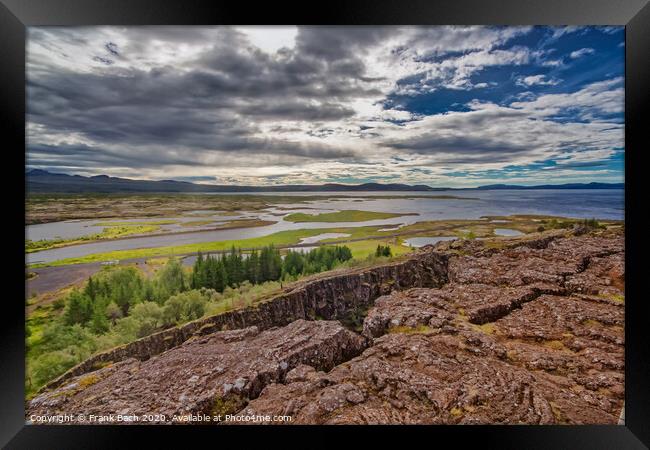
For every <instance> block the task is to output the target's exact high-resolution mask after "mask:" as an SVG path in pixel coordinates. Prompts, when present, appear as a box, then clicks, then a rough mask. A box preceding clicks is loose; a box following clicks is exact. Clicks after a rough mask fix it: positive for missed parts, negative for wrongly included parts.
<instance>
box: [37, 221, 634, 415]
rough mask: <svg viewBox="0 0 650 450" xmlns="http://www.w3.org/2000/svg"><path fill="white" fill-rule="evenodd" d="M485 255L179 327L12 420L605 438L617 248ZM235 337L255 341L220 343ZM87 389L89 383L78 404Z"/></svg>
mask: <svg viewBox="0 0 650 450" xmlns="http://www.w3.org/2000/svg"><path fill="white" fill-rule="evenodd" d="M489 245H490V244H489V243H486V242H480V241H451V242H444V243H440V244H438V245H436V246H435V247H426V248H423V249H421V250H420V251H419V252H417V253H416V254H414V255H413V256H412V257H411V258H410V259H408V260H405V261H402V262H399V263H393V264H389V265H386V266H378V267H372V268H368V269H362V270H356V271H349V272H347V273H338V274H333V275H331V276H328V277H322V278H320V279H316V280H312V281H309V282H306V283H304V284H302V285H300V286H298V287H296V288H295V289H292V290H291V291H288V292H285V293H283V294H282V295H280V296H278V297H275V298H274V299H271V300H269V301H268V302H265V303H264V304H260V305H258V307H257V308H254V309H250V310H246V311H238V312H233V313H232V314H228V315H226V316H225V317H220V316H216V317H213V318H208V319H207V320H204V321H199V323H197V324H188V326H186V327H185V328H183V327H181V328H179V329H178V330H176V331H174V332H173V333H170V334H169V335H168V336H167V338H168V342H167V343H166V344H165V345H170V344H174V345H170V346H169V347H164V346H162V347H164V348H163V350H162V352H158V353H157V354H154V352H152V351H149V352H148V354H149V356H150V358H149V359H148V360H147V361H144V360H143V359H144V358H140V357H132V354H130V355H131V357H130V358H126V359H124V360H123V361H121V362H119V363H117V364H114V365H113V366H109V367H106V368H104V369H100V370H96V371H93V372H92V373H90V374H83V373H82V374H76V375H75V374H71V375H69V377H68V379H66V380H61V382H60V384H59V386H58V387H54V388H52V389H50V390H48V391H44V392H41V393H40V394H39V396H37V397H36V398H35V399H34V400H32V402H31V403H30V404H29V405H28V412H43V411H47V412H48V413H54V412H57V411H65V410H66V409H70V408H73V407H74V408H79V409H81V411H85V412H87V411H91V410H98V409H106V408H109V409H111V410H116V411H117V410H125V411H126V410H129V411H132V413H137V411H139V410H142V409H144V408H149V409H151V408H157V409H159V410H160V409H162V410H163V411H167V412H170V413H171V412H178V411H187V412H210V413H223V412H228V413H235V414H236V415H239V416H241V415H254V416H267V415H268V416H274V415H290V416H291V417H292V419H293V420H292V422H291V423H308V424H338V423H341V424H343V423H345V424H355V423H359V424H363V423H429V424H454V423H464V424H473V423H477V424H478V423H481V424H483V423H531V424H539V423H549V424H550V423H563V424H564V423H567V424H580V423H616V422H617V420H618V417H619V414H620V411H621V408H622V401H623V397H624V358H623V356H624V333H623V331H624V283H623V280H624V246H623V236H622V233H621V232H616V231H613V232H612V231H607V232H590V233H585V232H582V231H581V232H580V233H578V234H576V235H572V234H571V233H567V232H562V233H559V232H550V233H548V234H543V235H542V236H537V237H533V238H530V237H524V238H520V239H508V243H507V244H506V245H503V246H502V247H500V248H489V247H488V246H489ZM621 299H623V300H621ZM366 312H367V314H366ZM240 315H242V316H241V317H239V316H240ZM217 317H219V318H217ZM305 319H307V320H305ZM314 319H326V320H314ZM339 322H340V323H339ZM243 324H255V326H254V327H248V328H244V329H235V330H233V331H220V330H223V329H224V328H225V327H229V328H231V329H232V328H238V327H241V326H242V325H243ZM342 324H344V325H345V327H344V326H342ZM361 324H362V326H361ZM351 330H354V331H361V334H358V333H355V332H353V331H351ZM156 339H158V338H156ZM156 339H154V340H153V341H152V342H158V341H157V340H156ZM179 341H180V342H179ZM139 345H144V344H139ZM137 348H138V347H137V346H133V348H132V350H133V349H137ZM135 353H137V352H135ZM144 353H147V352H144ZM87 371H88V370H87ZM158 371H160V373H159V372H158ZM88 376H93V377H96V379H97V380H98V381H96V382H94V383H93V384H91V385H88V386H87V387H84V388H83V389H81V388H80V386H82V385H83V386H86V383H84V382H83V381H82V380H83V379H84V377H88ZM143 381H147V382H148V383H149V384H148V385H147V384H146V383H143ZM116 386H119V387H116ZM127 393H128V395H127ZM98 398H101V399H102V400H101V401H100V400H97V399H98ZM238 423H239V422H238Z"/></svg>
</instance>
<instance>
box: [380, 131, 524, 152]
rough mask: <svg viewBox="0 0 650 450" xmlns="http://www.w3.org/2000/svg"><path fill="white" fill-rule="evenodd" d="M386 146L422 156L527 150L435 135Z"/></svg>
mask: <svg viewBox="0 0 650 450" xmlns="http://www.w3.org/2000/svg"><path fill="white" fill-rule="evenodd" d="M387 145H388V146H390V147H392V148H395V149H402V150H409V151H411V152H413V153H423V154H439V153H442V154H444V153H448V154H454V155H464V154H470V155H471V154H476V155H481V154H486V155H490V154H494V153H517V152H523V151H527V150H528V147H526V146H521V145H515V144H513V143H511V142H507V141H496V140H489V139H487V138H477V137H469V136H439V135H436V134H429V135H425V136H418V137H415V138H412V139H405V140H401V141H393V142H388V143H387ZM490 158H492V156H490Z"/></svg>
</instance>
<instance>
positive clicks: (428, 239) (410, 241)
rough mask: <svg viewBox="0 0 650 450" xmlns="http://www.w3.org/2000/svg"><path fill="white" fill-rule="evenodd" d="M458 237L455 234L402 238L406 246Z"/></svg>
mask: <svg viewBox="0 0 650 450" xmlns="http://www.w3.org/2000/svg"><path fill="white" fill-rule="evenodd" d="M454 239H458V237H457V236H437V237H414V238H408V239H404V245H406V246H408V247H424V246H425V245H434V244H437V243H438V242H442V241H453V240H454Z"/></svg>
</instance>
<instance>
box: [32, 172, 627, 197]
mask: <svg viewBox="0 0 650 450" xmlns="http://www.w3.org/2000/svg"><path fill="white" fill-rule="evenodd" d="M26 179H27V191H28V192H30V193H92V192H96V193H129V192H132V193H136V192H151V193H155V192H161V193H171V192H242V193H246V192H337V191H444V190H455V189H451V188H434V187H431V186H426V185H422V184H418V185H408V184H381V183H364V184H354V185H348V184H337V183H327V184H318V185H315V184H299V185H281V186H236V185H215V184H196V183H190V182H187V181H176V180H161V181H150V180H132V179H129V178H117V177H109V176H107V175H96V176H92V177H85V176H82V175H67V174H63V173H52V172H48V171H46V170H42V169H32V170H29V171H27V173H26ZM623 187H624V184H623V183H615V184H608V183H588V184H583V183H570V184H562V185H542V186H515V185H506V184H493V185H489V186H481V187H479V188H476V189H485V190H496V189H622V188H623ZM463 190H466V189H463Z"/></svg>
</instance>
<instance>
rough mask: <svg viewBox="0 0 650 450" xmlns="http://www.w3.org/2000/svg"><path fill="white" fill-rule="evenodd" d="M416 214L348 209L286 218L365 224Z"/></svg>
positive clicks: (295, 220)
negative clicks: (371, 221)
mask: <svg viewBox="0 0 650 450" xmlns="http://www.w3.org/2000/svg"><path fill="white" fill-rule="evenodd" d="M408 215H415V214H395V213H386V212H375V211H359V210H356V209H348V210H343V211H337V212H332V213H321V214H305V213H293V214H289V215H288V216H286V217H285V218H284V220H286V221H288V222H295V223H301V222H365V221H367V220H380V219H392V218H393V217H400V216H408Z"/></svg>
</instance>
